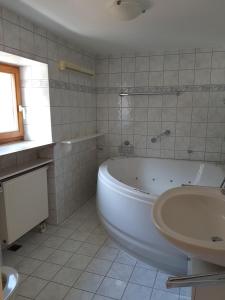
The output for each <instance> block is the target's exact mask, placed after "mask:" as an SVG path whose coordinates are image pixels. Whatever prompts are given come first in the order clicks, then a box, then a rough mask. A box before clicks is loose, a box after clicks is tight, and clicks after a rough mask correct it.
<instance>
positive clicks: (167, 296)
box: [151, 289, 179, 300]
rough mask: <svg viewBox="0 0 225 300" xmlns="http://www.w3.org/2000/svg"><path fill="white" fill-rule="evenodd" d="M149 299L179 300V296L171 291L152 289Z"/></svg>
mask: <svg viewBox="0 0 225 300" xmlns="http://www.w3.org/2000/svg"><path fill="white" fill-rule="evenodd" d="M151 300H179V296H178V295H175V294H172V293H168V292H164V291H160V290H155V289H154V290H153V291H152V296H151Z"/></svg>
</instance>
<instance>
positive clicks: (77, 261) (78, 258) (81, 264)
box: [66, 254, 92, 270]
mask: <svg viewBox="0 0 225 300" xmlns="http://www.w3.org/2000/svg"><path fill="white" fill-rule="evenodd" d="M91 260H92V257H90V256H86V255H81V254H74V255H73V256H72V257H71V258H70V259H69V260H68V262H67V263H66V266H67V267H70V268H75V269H78V270H84V269H85V268H86V267H87V265H88V264H89V263H90V261H91Z"/></svg>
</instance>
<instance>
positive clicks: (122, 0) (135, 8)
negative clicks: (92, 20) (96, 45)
mask: <svg viewBox="0 0 225 300" xmlns="http://www.w3.org/2000/svg"><path fill="white" fill-rule="evenodd" d="M149 7H150V2H149V0H113V1H110V3H109V7H108V8H109V11H110V13H111V15H112V16H114V17H115V18H117V19H119V20H123V21H128V20H133V19H135V18H137V17H138V16H139V15H141V14H144V13H145V12H146V10H147V9H149Z"/></svg>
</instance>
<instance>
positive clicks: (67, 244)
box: [59, 240, 82, 252]
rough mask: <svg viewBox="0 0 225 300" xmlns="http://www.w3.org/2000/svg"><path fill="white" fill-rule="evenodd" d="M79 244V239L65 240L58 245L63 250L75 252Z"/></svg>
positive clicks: (80, 243)
mask: <svg viewBox="0 0 225 300" xmlns="http://www.w3.org/2000/svg"><path fill="white" fill-rule="evenodd" d="M81 245H82V242H80V241H74V240H65V241H64V242H63V243H62V245H61V246H60V247H59V249H60V250H64V251H70V252H76V251H77V250H78V249H79V248H80V246H81Z"/></svg>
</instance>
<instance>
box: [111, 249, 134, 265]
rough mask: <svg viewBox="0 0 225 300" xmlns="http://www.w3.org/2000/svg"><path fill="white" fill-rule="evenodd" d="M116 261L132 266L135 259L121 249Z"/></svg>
mask: <svg viewBox="0 0 225 300" xmlns="http://www.w3.org/2000/svg"><path fill="white" fill-rule="evenodd" d="M116 262H118V263H121V264H126V265H131V266H134V265H135V264H136V262H137V260H136V259H135V258H134V257H133V256H131V255H129V254H128V253H126V252H125V251H122V250H121V251H120V252H119V254H118V257H117V258H116Z"/></svg>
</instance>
